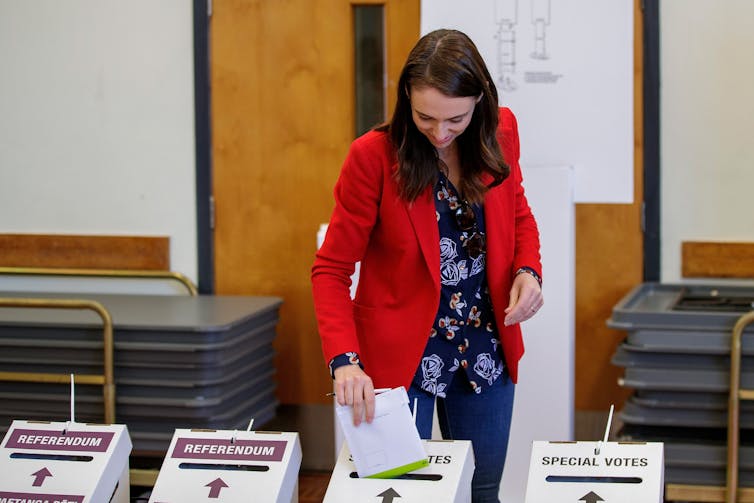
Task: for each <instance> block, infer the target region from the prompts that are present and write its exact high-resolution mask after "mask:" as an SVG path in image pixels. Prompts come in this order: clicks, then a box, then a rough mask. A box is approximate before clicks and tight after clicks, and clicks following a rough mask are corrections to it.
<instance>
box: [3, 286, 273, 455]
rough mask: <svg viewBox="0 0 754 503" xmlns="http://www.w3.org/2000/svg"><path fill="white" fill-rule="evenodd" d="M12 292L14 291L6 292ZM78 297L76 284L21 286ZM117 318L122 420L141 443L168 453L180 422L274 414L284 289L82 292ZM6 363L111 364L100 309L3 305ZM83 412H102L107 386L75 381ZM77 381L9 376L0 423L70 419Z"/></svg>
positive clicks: (28, 366) (98, 368) (81, 416)
mask: <svg viewBox="0 0 754 503" xmlns="http://www.w3.org/2000/svg"><path fill="white" fill-rule="evenodd" d="M4 295H6V296H7V294H4ZM19 295H22V296H24V297H45V298H69V297H71V295H70V294H49V293H44V294H34V293H31V294H30V293H23V294H19ZM75 297H76V298H81V297H85V298H87V299H90V300H95V301H97V302H100V303H101V304H102V305H103V306H104V307H105V308H106V309H107V310H108V312H109V313H110V315H111V316H112V319H113V335H114V364H115V366H114V374H115V389H116V391H115V393H116V400H115V411H116V412H115V413H116V422H117V423H120V424H126V425H127V426H128V429H129V434H130V436H131V439H132V441H133V444H134V453H135V454H140V455H145V456H150V455H156V456H161V455H163V454H164V453H165V451H167V448H168V446H169V444H170V440H171V438H172V436H173V431H174V429H175V428H213V429H246V427H247V425H248V424H249V421H250V420H251V419H254V425H255V428H256V427H258V426H260V425H263V424H264V423H266V422H268V421H269V420H270V419H272V418H273V417H274V416H275V410H276V407H277V404H278V402H277V400H276V398H275V381H274V374H275V369H274V365H273V357H274V354H275V353H274V351H273V348H272V342H273V340H274V338H275V329H276V325H277V323H278V310H279V306H280V304H281V299H279V298H276V297H247V296H196V297H189V296H170V295H118V294H86V295H81V294H76V295H75ZM0 371H3V372H19V373H20V372H46V373H74V374H102V373H103V343H102V322H101V320H99V319H98V318H97V316H96V315H95V314H94V313H90V312H84V311H60V310H51V309H21V308H7V309H1V310H0ZM74 390H75V393H74V414H75V420H76V421H79V422H101V421H102V420H103V410H104V400H103V393H102V387H101V386H95V385H76V386H75V389H74ZM70 417H71V387H70V384H69V383H61V384H47V383H36V382H28V383H27V382H0V433H4V432H5V431H6V430H7V428H8V426H9V425H10V423H11V421H12V420H13V419H39V420H53V421H66V420H69V419H70Z"/></svg>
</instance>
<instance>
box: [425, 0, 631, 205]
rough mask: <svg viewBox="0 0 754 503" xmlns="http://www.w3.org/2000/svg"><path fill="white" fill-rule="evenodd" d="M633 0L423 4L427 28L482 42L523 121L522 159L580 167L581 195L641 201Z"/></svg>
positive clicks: (505, 96) (429, 0)
mask: <svg viewBox="0 0 754 503" xmlns="http://www.w3.org/2000/svg"><path fill="white" fill-rule="evenodd" d="M633 8H634V7H633V1H632V0H610V1H605V0H569V1H565V0H474V1H471V2H459V1H457V0H422V3H421V32H422V34H425V33H428V32H429V31H432V30H434V29H437V28H455V29H458V30H461V31H463V32H465V33H466V34H468V35H469V36H470V37H471V38H472V40H474V42H475V43H476V45H477V47H478V48H479V51H480V53H481V54H482V57H483V58H484V60H485V62H486V63H487V66H488V67H489V70H490V73H491V74H492V77H493V79H494V80H495V85H496V86H497V90H498V94H499V96H500V102H501V104H502V105H504V106H508V107H510V108H511V109H512V110H513V112H514V113H515V114H516V116H517V118H518V122H519V133H520V137H521V161H522V163H526V164H528V165H570V166H574V169H575V174H576V177H575V194H574V197H575V201H576V202H581V203H631V202H632V201H633V192H634V187H633V164H634V151H633V149H634V129H633V127H634V126H633V125H634V121H633Z"/></svg>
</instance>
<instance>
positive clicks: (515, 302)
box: [505, 273, 544, 326]
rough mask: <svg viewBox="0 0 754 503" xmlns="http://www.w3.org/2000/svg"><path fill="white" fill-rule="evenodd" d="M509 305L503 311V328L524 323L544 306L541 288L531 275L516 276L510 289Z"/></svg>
mask: <svg viewBox="0 0 754 503" xmlns="http://www.w3.org/2000/svg"><path fill="white" fill-rule="evenodd" d="M510 299H511V300H510V303H509V304H508V307H507V308H506V309H505V326H508V325H515V324H516V323H521V322H522V321H526V320H528V319H529V318H531V317H532V316H534V315H535V314H537V311H539V309H540V308H541V307H542V305H543V304H544V298H543V297H542V288H541V287H540V286H539V282H538V281H537V280H536V279H535V278H534V276H532V275H531V274H527V273H521V274H517V275H516V277H515V278H514V279H513V286H512V287H511V293H510Z"/></svg>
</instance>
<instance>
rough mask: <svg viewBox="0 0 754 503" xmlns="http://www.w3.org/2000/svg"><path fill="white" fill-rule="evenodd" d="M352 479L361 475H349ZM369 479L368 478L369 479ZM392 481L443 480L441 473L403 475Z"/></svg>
mask: <svg viewBox="0 0 754 503" xmlns="http://www.w3.org/2000/svg"><path fill="white" fill-rule="evenodd" d="M348 476H349V477H351V478H352V479H358V478H359V474H358V473H356V472H351V473H350V474H349V475H348ZM367 478H368V477H367ZM390 478H391V479H399V480H429V481H433V482H437V481H440V480H442V475H440V474H439V473H404V474H402V475H398V476H397V477H390Z"/></svg>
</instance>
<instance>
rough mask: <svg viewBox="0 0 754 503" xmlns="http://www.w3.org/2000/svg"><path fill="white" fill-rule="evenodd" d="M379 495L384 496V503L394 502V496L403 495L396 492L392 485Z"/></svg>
mask: <svg viewBox="0 0 754 503" xmlns="http://www.w3.org/2000/svg"><path fill="white" fill-rule="evenodd" d="M377 497H378V498H379V497H382V503H392V501H393V499H394V498H400V497H401V495H400V494H398V493H397V492H395V489H393V488H392V487H391V488H390V489H388V490H386V491H382V492H381V493H380V494H378V495H377Z"/></svg>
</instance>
